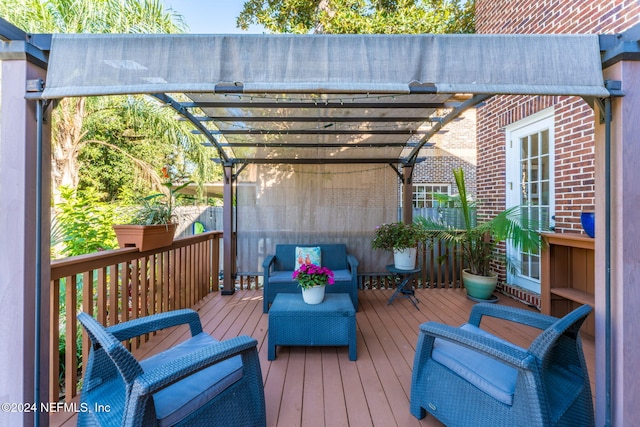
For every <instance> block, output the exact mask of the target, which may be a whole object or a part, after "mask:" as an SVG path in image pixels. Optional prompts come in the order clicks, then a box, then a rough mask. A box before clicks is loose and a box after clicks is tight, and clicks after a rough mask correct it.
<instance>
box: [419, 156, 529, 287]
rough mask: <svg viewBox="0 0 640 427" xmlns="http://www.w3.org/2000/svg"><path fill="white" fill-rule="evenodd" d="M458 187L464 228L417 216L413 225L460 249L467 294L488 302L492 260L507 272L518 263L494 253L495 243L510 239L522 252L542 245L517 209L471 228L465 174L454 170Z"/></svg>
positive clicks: (494, 278) (492, 278) (493, 280)
mask: <svg viewBox="0 0 640 427" xmlns="http://www.w3.org/2000/svg"><path fill="white" fill-rule="evenodd" d="M453 176H454V178H455V181H456V186H457V188H458V197H456V202H457V204H458V205H459V207H460V210H461V212H462V217H463V223H464V228H463V229H458V228H455V227H452V226H450V225H448V224H445V223H444V222H442V221H438V220H434V219H431V218H425V217H418V218H416V222H417V223H418V224H420V225H421V226H422V227H423V228H424V229H425V231H426V232H427V233H429V234H431V235H433V236H434V237H436V238H438V239H442V240H444V241H446V242H449V243H451V244H453V245H455V247H459V248H460V253H461V255H462V258H463V261H464V265H465V267H466V268H465V269H464V270H463V273H462V281H463V283H464V286H465V289H466V291H467V295H468V296H470V297H472V298H475V299H479V300H487V299H490V297H491V295H492V294H493V291H494V290H495V288H496V285H497V282H498V275H497V274H496V273H495V272H494V271H492V268H491V264H492V261H497V262H499V263H501V262H502V263H504V264H506V265H507V267H508V268H510V269H512V270H513V269H516V270H517V267H518V262H517V261H516V260H513V259H509V258H507V257H505V256H499V255H498V253H497V251H496V246H497V245H498V243H500V242H502V241H505V240H509V241H511V243H512V244H513V246H514V247H515V248H516V249H519V250H521V251H525V252H538V251H539V249H540V245H541V239H540V234H539V233H538V231H537V227H536V226H535V224H534V221H533V220H531V219H530V218H527V217H526V216H525V215H523V214H522V212H521V207H520V206H514V207H512V208H509V209H506V210H504V211H502V212H500V213H498V214H497V215H495V216H494V217H493V218H491V219H490V220H488V221H485V222H481V223H479V224H476V225H474V224H473V223H472V218H471V207H470V201H469V196H468V194H467V189H466V185H465V181H464V171H463V170H462V169H461V168H459V169H454V170H453Z"/></svg>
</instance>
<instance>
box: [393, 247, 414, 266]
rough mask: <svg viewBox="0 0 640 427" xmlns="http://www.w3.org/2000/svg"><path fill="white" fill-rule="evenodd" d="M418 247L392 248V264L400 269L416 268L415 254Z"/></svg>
mask: <svg viewBox="0 0 640 427" xmlns="http://www.w3.org/2000/svg"><path fill="white" fill-rule="evenodd" d="M417 254H418V248H405V249H401V250H399V249H394V250H393V264H394V266H395V267H396V268H398V269H400V270H413V269H414V268H416V255H417Z"/></svg>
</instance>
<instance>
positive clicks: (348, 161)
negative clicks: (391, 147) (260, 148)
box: [211, 157, 424, 165]
mask: <svg viewBox="0 0 640 427" xmlns="http://www.w3.org/2000/svg"><path fill="white" fill-rule="evenodd" d="M211 160H212V161H214V162H216V163H219V162H220V160H219V159H211ZM422 160H424V158H417V159H416V160H415V163H419V162H421V161H422ZM233 163H253V164H258V165H270V164H274V165H276V164H294V165H322V164H367V163H384V164H398V163H399V164H403V165H405V164H409V163H410V162H409V160H408V159H403V158H396V157H393V158H380V157H374V158H351V159H347V158H340V159H337V158H327V159H319V158H310V159H300V158H291V157H274V158H268V159H250V158H234V159H233Z"/></svg>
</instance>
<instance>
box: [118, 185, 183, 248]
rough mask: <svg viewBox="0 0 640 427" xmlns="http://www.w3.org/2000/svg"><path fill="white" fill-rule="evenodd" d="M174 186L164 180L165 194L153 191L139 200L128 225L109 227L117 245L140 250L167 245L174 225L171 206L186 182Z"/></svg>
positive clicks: (173, 211) (173, 214)
mask: <svg viewBox="0 0 640 427" xmlns="http://www.w3.org/2000/svg"><path fill="white" fill-rule="evenodd" d="M189 184H190V182H186V183H184V184H181V185H179V186H177V187H174V186H173V183H171V182H170V181H169V182H166V183H164V184H163V185H164V186H165V187H167V192H166V193H156V194H151V195H149V196H147V197H144V198H142V199H141V200H140V205H139V206H138V207H137V208H136V210H135V212H134V213H133V214H132V216H131V218H130V220H129V221H128V224H120V225H114V226H113V230H114V231H115V233H116V237H117V239H118V245H119V246H120V247H121V248H125V247H137V248H138V249H139V250H140V251H141V252H143V251H148V250H151V249H157V248H162V247H165V246H170V245H171V244H172V243H173V237H174V235H175V232H176V227H177V223H176V220H177V217H176V214H175V210H174V209H175V207H176V202H177V198H178V195H179V194H178V192H179V191H180V190H182V189H183V188H185V187H186V186H187V185H189Z"/></svg>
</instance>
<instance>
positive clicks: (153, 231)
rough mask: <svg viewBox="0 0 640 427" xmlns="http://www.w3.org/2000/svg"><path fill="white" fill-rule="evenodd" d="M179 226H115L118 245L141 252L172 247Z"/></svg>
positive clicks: (173, 224) (172, 224)
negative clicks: (134, 248)
mask: <svg viewBox="0 0 640 427" xmlns="http://www.w3.org/2000/svg"><path fill="white" fill-rule="evenodd" d="M176 226H177V224H175V223H171V224H156V225H133V224H123V225H114V226H113V230H114V231H115V232H116V237H117V239H118V245H119V246H120V247H121V248H130V247H136V248H138V249H139V250H140V252H144V251H150V250H152V249H158V248H163V247H165V246H171V244H172V243H173V237H174V235H175V234H176Z"/></svg>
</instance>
